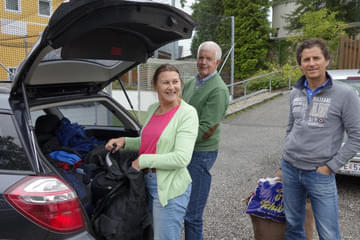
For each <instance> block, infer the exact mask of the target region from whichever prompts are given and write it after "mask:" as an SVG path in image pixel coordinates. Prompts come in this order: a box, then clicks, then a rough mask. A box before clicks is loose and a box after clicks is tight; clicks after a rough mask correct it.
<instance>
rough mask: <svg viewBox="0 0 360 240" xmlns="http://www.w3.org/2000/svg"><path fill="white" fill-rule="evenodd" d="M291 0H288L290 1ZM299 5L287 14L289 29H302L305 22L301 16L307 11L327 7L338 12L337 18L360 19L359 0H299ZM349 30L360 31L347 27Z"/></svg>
mask: <svg viewBox="0 0 360 240" xmlns="http://www.w3.org/2000/svg"><path fill="white" fill-rule="evenodd" d="M288 1H289V0H287V2H288ZM296 3H297V4H298V7H297V8H296V9H295V11H294V12H292V13H291V14H289V15H287V16H286V19H287V20H288V23H289V24H288V26H287V28H288V30H290V31H294V30H297V29H301V28H302V27H303V23H301V21H300V18H301V17H302V16H303V15H304V14H305V13H306V12H314V11H318V10H321V9H323V8H327V9H328V11H329V12H337V15H336V20H338V21H343V22H346V23H351V22H359V21H360V14H359V12H360V1H359V0H348V1H344V0H297V1H296ZM347 32H348V33H349V34H350V35H352V34H356V33H358V32H359V30H356V29H350V28H349V29H347Z"/></svg>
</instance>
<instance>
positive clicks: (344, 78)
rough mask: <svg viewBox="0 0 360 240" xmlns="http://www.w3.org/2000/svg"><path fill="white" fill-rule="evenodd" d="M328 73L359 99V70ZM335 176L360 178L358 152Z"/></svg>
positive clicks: (359, 154) (359, 157)
mask: <svg viewBox="0 0 360 240" xmlns="http://www.w3.org/2000/svg"><path fill="white" fill-rule="evenodd" d="M328 73H329V74H330V75H331V77H332V78H333V79H334V80H335V81H339V82H342V83H344V84H346V85H349V86H351V87H353V88H354V89H355V91H356V92H357V94H358V96H359V97H360V69H337V70H328ZM359 114H360V113H359ZM337 174H340V175H350V176H360V152H359V153H357V154H356V155H355V156H354V157H353V158H352V159H350V160H349V161H348V162H347V163H346V164H345V165H344V166H343V167H341V168H340V169H339V170H338V172H337Z"/></svg>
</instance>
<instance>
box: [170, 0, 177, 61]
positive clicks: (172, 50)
mask: <svg viewBox="0 0 360 240" xmlns="http://www.w3.org/2000/svg"><path fill="white" fill-rule="evenodd" d="M171 6H173V7H175V0H171ZM171 52H172V53H171V59H172V60H175V59H176V42H172V43H171Z"/></svg>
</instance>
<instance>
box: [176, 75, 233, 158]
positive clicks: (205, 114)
mask: <svg viewBox="0 0 360 240" xmlns="http://www.w3.org/2000/svg"><path fill="white" fill-rule="evenodd" d="M195 84H196V78H193V79H191V80H190V81H188V82H186V83H185V86H184V89H183V93H182V96H183V99H184V100H185V101H186V102H187V103H189V104H190V105H192V106H194V107H195V108H196V111H197V113H198V116H199V121H200V124H199V135H198V137H197V139H196V144H195V148H194V151H195V152H208V151H216V150H217V149H218V148H219V142H220V122H221V121H222V120H223V118H224V116H225V113H226V109H227V107H228V105H229V90H228V88H227V86H226V85H225V83H224V81H223V80H222V79H221V77H220V75H219V74H218V73H216V74H215V75H214V76H212V77H211V78H210V79H208V80H207V81H206V82H205V83H204V85H202V86H201V87H199V88H195ZM217 124H218V127H217V128H216V130H215V132H214V133H213V134H212V135H211V136H210V137H209V138H207V139H203V135H204V133H206V132H208V131H209V129H210V128H212V127H213V126H215V125H217Z"/></svg>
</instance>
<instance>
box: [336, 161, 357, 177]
mask: <svg viewBox="0 0 360 240" xmlns="http://www.w3.org/2000/svg"><path fill="white" fill-rule="evenodd" d="M338 173H340V174H346V175H358V176H360V162H353V161H349V162H347V163H346V164H345V165H344V166H342V167H341V168H340V169H339V171H338Z"/></svg>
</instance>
